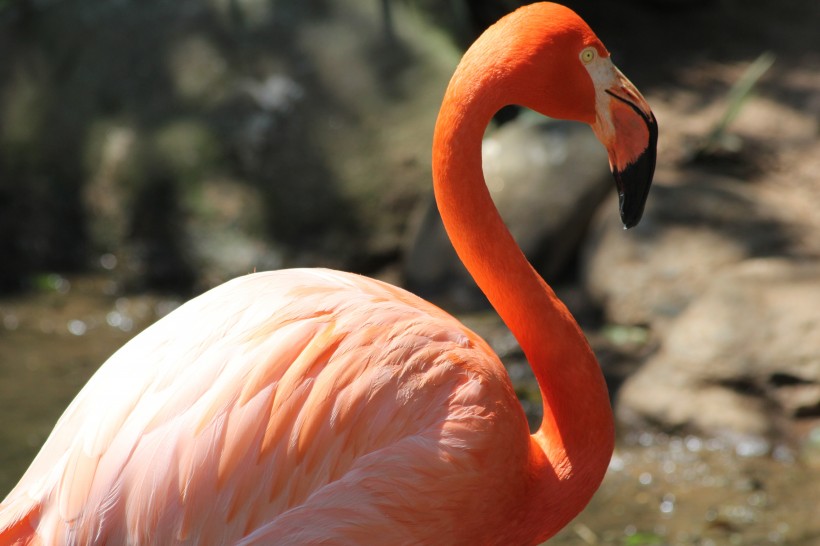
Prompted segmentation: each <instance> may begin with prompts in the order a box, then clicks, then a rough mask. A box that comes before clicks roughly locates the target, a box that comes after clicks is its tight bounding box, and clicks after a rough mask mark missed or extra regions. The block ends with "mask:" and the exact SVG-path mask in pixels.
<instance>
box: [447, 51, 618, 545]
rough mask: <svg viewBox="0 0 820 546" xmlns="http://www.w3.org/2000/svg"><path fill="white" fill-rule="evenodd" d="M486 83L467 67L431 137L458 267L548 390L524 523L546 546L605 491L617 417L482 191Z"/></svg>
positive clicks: (561, 310)
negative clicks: (469, 277) (594, 496)
mask: <svg viewBox="0 0 820 546" xmlns="http://www.w3.org/2000/svg"><path fill="white" fill-rule="evenodd" d="M491 73H492V72H491ZM480 74H482V72H480V71H477V70H470V69H469V65H468V67H467V68H465V67H464V66H462V68H460V69H459V70H458V71H457V72H456V75H455V76H454V77H453V80H452V81H451V83H450V87H449V88H448V90H447V93H446V95H445V98H444V102H443V105H442V108H441V111H440V113H439V118H438V122H437V124H436V131H435V137H434V145H433V179H434V189H435V195H436V201H437V203H438V207H439V211H440V213H441V217H442V219H443V221H444V226H445V228H446V230H447V233H448V235H449V236H450V239H451V241H452V243H453V246H454V247H455V249H456V252H457V253H458V256H459V258H460V259H461V261H462V262H463V263H464V265H465V266H466V267H467V269H468V270H469V272H470V274H471V275H472V276H473V278H474V279H475V281H476V283H477V284H478V286H479V287H480V288H481V290H482V291H483V292H484V293H485V295H486V296H487V298H488V299H489V301H490V303H491V304H492V305H493V307H494V308H495V309H496V311H497V312H498V313H499V315H500V316H501V318H502V319H503V320H504V322H505V323H506V324H507V326H508V327H509V328H510V330H511V331H512V333H513V334H514V335H515V337H516V339H517V340H518V342H519V343H520V344H521V347H522V349H523V351H524V353H525V355H526V356H527V359H528V360H529V362H530V365H531V366H532V369H533V372H534V374H535V377H536V379H537V381H538V385H539V387H540V389H541V395H542V399H543V404H544V419H543V421H542V423H541V427H540V428H539V430H538V431H537V432H536V433H535V434H534V435H533V436H532V437H531V441H530V444H531V445H530V462H529V465H530V468H528V469H526V471H527V473H528V475H529V476H531V477H532V480H531V481H532V484H531V486H532V490H531V491H529V492H528V493H527V494H528V497H529V498H528V499H526V503H527V507H526V508H525V507H523V506H522V508H524V514H522V517H524V518H526V519H527V520H531V525H532V526H534V528H535V529H537V532H538V533H541V534H540V535H539V540H544V539H546V538H547V537H549V536H551V535H552V534H554V533H555V532H556V531H557V530H558V529H560V528H561V527H563V525H564V524H566V523H567V522H568V521H569V520H570V519H571V518H572V517H574V516H575V515H576V514H577V513H578V512H579V511H580V510H581V509H582V508H583V507H584V506H585V505H586V504H587V502H588V501H589V499H590V497H591V496H592V494H593V493H594V492H595V490H596V489H597V488H598V485H599V484H600V481H601V479H602V478H603V475H604V472H605V471H606V468H607V465H608V463H609V460H610V457H611V454H612V448H613V437H614V432H613V430H614V429H613V423H612V412H611V409H610V406H609V396H608V393H607V389H606V384H605V382H604V379H603V375H602V374H601V371H600V369H599V367H598V363H597V361H596V360H595V357H594V355H593V353H592V351H591V349H590V347H589V345H588V344H587V342H586V338H585V337H584V335H583V333H582V332H581V330H580V328H579V327H578V324H577V323H576V322H575V320H574V319H573V318H572V315H570V313H569V311H568V310H567V308H566V307H565V306H564V304H563V303H561V301H560V300H558V298H557V297H556V296H555V293H554V292H553V291H552V289H551V288H550V287H549V286H548V285H547V284H546V283H545V282H544V280H543V279H542V278H541V277H540V276H539V275H538V274H537V273H536V272H535V270H533V268H532V267H531V266H530V264H529V262H528V261H527V259H526V258H525V257H524V255H523V253H522V252H521V250H520V249H519V247H518V245H517V244H516V243H515V241H514V240H513V238H512V235H511V234H510V232H509V230H508V229H507V228H506V226H505V225H504V222H503V221H502V219H501V217H500V215H499V214H498V211H497V209H496V208H495V205H494V204H493V202H492V199H491V197H490V194H489V191H488V190H487V187H486V184H485V183H484V175H483V172H482V168H481V140H482V137H483V134H484V129H485V128H486V126H487V124H488V123H489V121H490V119H491V117H492V115H493V114H494V113H495V112H496V111H497V110H498V109H499V108H500V107H502V106H504V104H505V103H504V101H503V99H502V98H501V97H500V94H499V86H498V85H497V84H493V82H492V81H490V80H487V79H483V78H482V77H481V76H480ZM522 502H524V501H523V499H522ZM526 525H529V524H528V523H526V522H525V526H526ZM545 526H549V528H548V529H545V528H544V527H545Z"/></svg>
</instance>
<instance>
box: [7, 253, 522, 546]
mask: <svg viewBox="0 0 820 546" xmlns="http://www.w3.org/2000/svg"><path fill="white" fill-rule="evenodd" d="M525 422H526V421H525V419H524V418H523V415H522V412H521V408H520V406H519V405H518V404H517V402H516V401H515V395H514V393H513V390H512V387H511V385H510V382H509V379H508V376H507V375H506V372H505V371H504V369H503V367H502V365H501V363H500V362H499V361H498V358H497V357H496V356H495V355H494V353H493V352H492V351H491V350H490V349H489V348H488V347H487V346H486V344H485V343H484V342H483V341H482V340H481V339H480V338H478V337H477V336H476V335H474V334H473V333H472V332H470V331H469V330H467V329H465V328H464V327H463V326H462V325H461V324H460V323H459V322H457V321H456V320H455V319H453V318H452V317H451V316H449V315H448V314H446V313H445V312H443V311H441V310H440V309H438V308H436V307H435V306H433V305H431V304H429V303H426V302H424V301H423V300H421V299H419V298H417V297H415V296H413V295H412V294H410V293H408V292H405V291H403V290H401V289H398V288H395V287H392V286H389V285H387V284H384V283H381V282H378V281H374V280H371V279H367V278H364V277H360V276H356V275H352V274H347V273H340V272H335V271H328V270H313V269H311V270H288V271H278V272H270V273H258V274H254V275H248V276H246V277H242V278H239V279H236V280H233V281H231V282H229V283H226V284H224V285H222V286H220V287H218V288H216V289H214V290H211V291H210V292H208V293H206V294H204V295H203V296H200V297H198V298H196V299H194V300H192V301H190V302H188V303H186V304H185V305H183V306H182V307H180V308H179V309H178V310H176V311H175V312H173V313H171V314H170V315H169V316H167V317H166V318H164V319H162V320H161V321H159V322H158V323H157V324H155V325H154V326H152V327H150V328H148V329H147V330H146V331H144V332H143V333H141V334H140V335H139V336H137V337H136V338H134V339H133V340H132V341H131V342H129V343H128V344H126V345H125V346H124V347H123V348H122V349H121V350H120V351H118V352H117V353H116V354H115V355H114V356H112V357H111V358H110V359H109V360H108V361H107V362H106V363H105V364H104V365H103V366H102V367H101V368H100V370H99V371H98V372H97V374H96V375H95V376H94V377H93V378H92V379H91V380H90V381H89V382H88V384H87V385H86V386H85V388H83V390H82V391H81V392H80V394H79V395H78V396H77V398H76V399H75V400H74V401H73V402H72V404H71V405H70V406H69V408H68V409H67V410H66V412H65V414H64V415H63V416H62V418H61V419H60V421H59V422H58V424H57V426H56V428H55V429H54V432H53V433H52V435H51V436H50V437H49V439H48V440H47V442H46V444H45V445H44V446H43V448H42V450H41V452H40V453H39V455H38V456H37V457H36V459H35V460H34V462H33V463H32V465H31V467H30V468H29V470H28V471H27V472H26V474H25V475H24V477H23V478H22V480H21V481H20V483H19V484H18V485H17V486H16V487H15V488H14V490H13V491H12V492H11V493H10V494H9V495H8V497H7V498H6V499H5V501H4V502H3V504H2V505H0V532H2V530H3V529H7V530H8V529H11V528H12V527H14V526H15V525H25V526H29V527H31V528H33V529H34V531H35V533H36V536H38V537H40V539H41V540H42V541H43V543H45V544H58V545H59V544H203V545H206V544H224V543H238V544H274V543H275V544H308V543H318V542H323V541H326V540H328V539H330V538H332V542H333V543H334V544H343V543H349V544H368V543H371V544H385V543H390V544H400V543H425V542H430V541H435V540H436V538H440V537H442V536H450V537H454V536H455V535H454V533H456V535H458V533H462V534H463V536H461V537H457V536H456V538H460V539H462V540H463V541H473V542H474V543H481V542H482V541H483V540H486V535H482V533H483V532H489V530H492V528H493V527H494V526H495V527H498V526H501V525H502V523H504V522H500V521H496V519H497V518H499V517H501V515H502V514H503V513H504V511H503V510H499V506H498V503H499V502H503V499H504V496H503V494H502V495H499V492H501V493H503V491H504V488H510V490H511V491H512V490H513V489H516V488H517V489H519V490H520V484H521V483H523V480H524V479H525V477H523V476H521V475H519V473H520V472H521V469H523V468H525V464H524V463H525V459H526V457H527V452H526V449H525V448H526V446H527V445H528V443H529V439H528V431H527V430H526V428H525ZM488 467H491V468H493V469H494V472H493V473H487V472H486V468H488ZM505 469H506V470H505ZM499 498H500V499H501V500H500V501H499ZM419 499H423V500H424V502H419ZM465 499H466V501H465ZM510 501H511V502H512V498H510ZM465 502H466V503H467V504H466V505H465ZM467 520H469V521H467ZM454 521H458V522H459V525H457V526H456V525H454ZM482 536H484V537H485V538H484V539H482Z"/></svg>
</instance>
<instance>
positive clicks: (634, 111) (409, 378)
mask: <svg viewBox="0 0 820 546" xmlns="http://www.w3.org/2000/svg"><path fill="white" fill-rule="evenodd" d="M556 44H557V45H556ZM572 47H574V48H576V49H577V51H576V50H570V53H571V56H570V57H571V59H575V60H578V63H579V69H578V67H573V66H572V65H571V64H569V63H570V61H568V60H567V59H566V58H565V57H567V56H566V55H563V54H562V53H563V50H564V49H566V48H572ZM584 48H586V49H584ZM590 48H595V50H596V52H597V55H594V54H593V57H594V58H593V59H591V60H588V59H587V58H586V57H582V59H583V63H581V60H580V59H579V57H578V54H579V52H581V50H582V49H584V51H587V50H589V49H590ZM581 54H582V55H584V53H581ZM531 61H537V63H532V62H531ZM594 62H598V63H599V64H600V67H599V68H596V66H598V65H593V64H592V63H594ZM587 63H589V66H587V67H586V68H585V65H587ZM607 63H608V64H607ZM530 65H532V66H530ZM601 67H602V68H601ZM608 67H611V69H610V68H608ZM536 68H538V69H543V70H540V71H537V72H534V70H535V69H536ZM557 70H560V71H561V74H562V75H563V76H564V77H565V78H566V81H567V82H568V83H566V84H565V85H566V86H568V87H571V88H572V89H570V91H572V92H573V93H576V94H577V95H578V96H577V97H576V98H572V96H571V94H569V95H568V94H566V93H556V92H555V91H552V92H547V96H546V98H544V97H539V96H537V94H538V93H540V92H543V91H545V90H547V89H548V87H547V85H548V84H549V82H550V80H552V81H555V78H556V74H553V73H552V72H555V71H557ZM601 73H604V75H603V76H601V75H600V74H601ZM536 75H539V76H543V80H544V81H535V82H528V81H526V80H525V79H524V78H525V76H526V77H530V78H532V77H534V76H536ZM584 78H586V79H584ZM599 80H601V81H604V84H601V83H600V81H599ZM601 85H606V86H609V87H607V90H601V89H600V88H599V87H600V86H601ZM612 90H614V91H612ZM505 92H509V93H508V94H509V96H505V95H504V93H505ZM613 93H614V94H613ZM607 94H608V95H611V96H612V97H614V99H609V98H607V96H608V95H607ZM507 101H513V102H519V103H521V104H524V105H527V106H530V107H533V108H535V109H538V110H539V111H543V112H545V113H548V114H552V115H555V116H556V117H568V118H572V119H579V120H582V121H587V122H589V123H592V124H593V127H594V128H595V129H596V133H598V135H599V136H600V137H601V139H602V140H603V141H604V143H605V144H606V145H607V147H608V148H609V149H610V158H611V161H612V163H613V168H614V170H615V172H616V178H617V179H618V182H619V188H620V189H621V193H622V197H623V198H625V199H626V201H625V202H623V203H622V213H623V215H624V219H625V223H627V224H632V223H634V222H636V221H637V218H639V217H640V210H641V209H642V207H643V199H644V198H645V196H646V191H645V190H646V189H648V184H649V180H651V170H652V169H651V168H649V169H647V167H646V164H645V162H644V160H643V158H644V157H646V154H645V153H644V152H645V151H646V150H647V149H650V151H649V156H652V157H651V158H650V159H651V163H652V167H654V155H653V154H654V134H655V133H654V132H653V131H654V120H653V119H652V118H651V113H649V110H648V107H647V106H646V104H645V102H643V99H642V98H641V97H640V95H639V94H638V93H637V91H636V90H635V89H634V87H632V86H631V84H629V82H628V81H626V80H625V79H624V78H623V76H622V75H620V73H617V71H616V70H615V69H614V67H612V65H611V63H610V62H609V59H608V54H606V50H605V49H603V46H602V45H600V42H598V41H597V38H595V36H594V34H592V32H591V31H590V30H589V29H588V27H586V25H585V24H584V23H583V21H581V20H580V19H579V18H578V17H577V16H576V15H575V14H574V13H572V12H571V11H569V10H567V9H566V8H562V7H560V6H556V5H554V4H542V5H535V6H530V7H529V8H524V9H522V10H519V11H518V12H516V14H514V15H512V16H509V17H507V18H506V19H505V20H503V22H502V23H500V24H497V25H496V26H495V27H493V28H492V29H490V31H488V32H487V33H485V37H483V38H482V39H480V40H479V41H478V42H477V43H476V45H475V46H474V47H473V48H471V50H470V51H469V52H468V53H467V54H466V55H465V59H464V61H463V62H462V64H461V65H460V68H459V70H458V71H457V73H456V75H455V76H454V78H453V81H452V82H451V85H450V88H449V89H448V92H447V96H446V97H445V100H444V105H443V106H442V112H441V114H440V117H439V122H438V125H437V129H436V144H435V149H434V170H435V172H434V175H435V182H436V196H437V200H438V202H439V205H440V208H441V212H442V217H443V219H444V221H445V225H446V226H447V228H448V232H449V233H450V235H451V238H452V239H453V242H454V245H455V246H456V249H457V250H458V252H459V255H460V256H461V258H462V260H463V261H464V263H465V265H466V266H467V267H468V269H469V270H470V271H471V273H472V274H473V276H474V277H475V278H476V281H477V282H478V283H479V286H481V287H482V289H483V290H484V291H485V293H486V294H487V296H488V298H489V299H490V301H491V302H492V303H493V305H494V306H495V307H496V309H497V310H498V311H499V313H500V315H501V316H502V318H504V320H505V321H506V322H507V324H508V326H509V327H510V329H511V330H512V331H513V332H514V333H515V335H516V336H517V337H518V339H519V341H520V343H521V345H522V347H523V349H524V351H525V353H526V354H527V356H528V359H529V360H530V362H531V364H532V366H533V370H534V372H535V375H536V377H537V379H538V382H539V385H540V386H541V389H542V393H543V398H544V405H545V418H544V422H543V423H542V425H541V428H540V429H539V431H538V432H536V433H535V434H534V435H530V434H529V432H528V426H527V422H526V419H525V416H524V414H523V411H522V409H521V407H520V405H519V404H518V402H517V400H516V397H515V394H514V392H513V389H512V386H511V384H510V380H509V377H508V376H507V374H506V372H505V370H504V368H503V366H502V365H501V363H500V361H499V360H498V357H497V356H496V355H495V354H494V353H493V352H492V350H491V349H490V348H489V347H488V346H487V345H486V343H485V342H484V341H482V340H481V339H480V338H479V337H477V336H476V335H475V334H474V333H472V332H470V331H469V330H468V329H466V328H465V327H464V326H463V325H461V324H460V323H459V322H458V321H456V320H455V319H454V318H452V317H451V316H449V315H448V314H446V313H445V312H444V311H441V310H440V309H438V308H436V307H435V306H433V305H431V304H429V303H426V302H424V301H423V300H421V299H419V298H417V297H416V296H413V295H412V294H410V293H408V292H405V291H404V290H401V289H399V288H395V287H392V286H390V285H387V284H385V283H382V282H379V281H374V280H371V279H367V278H364V277H360V276H356V275H352V274H347V273H340V272H335V271H328V270H288V271H279V272H272V273H259V274H254V275H249V276H246V277H243V278H240V279H236V280H234V281H231V282H229V283H226V284H225V285H222V286H220V287H218V288H216V289H214V290H212V291H210V292H208V293H206V294H204V295H202V296H200V297H198V298H196V299H194V300H192V301H191V302H189V303H187V304H186V305H184V306H182V307H181V308H180V309H178V310H177V311H175V312H174V313H172V314H171V315H169V316H168V317H166V318H164V319H162V320H161V321H159V322H158V323H157V324H155V325H154V326H152V327H151V328H149V329H148V330H146V331H145V332H143V333H142V334H140V335H139V336H137V337H136V338H135V339H134V340H132V341H131V342H130V343H128V344H127V345H126V346H124V347H123V348H122V349H121V350H120V351H118V352H117V353H116V354H115V355H114V356H113V357H111V359H110V360H109V361H108V362H106V363H105V365H104V366H103V367H102V368H101V369H100V370H99V372H97V374H96V375H95V376H94V377H93V378H92V379H91V380H90V381H89V383H88V384H87V385H86V386H85V388H84V389H83V390H82V391H81V393H80V394H79V395H78V396H77V398H76V399H75V400H74V402H72V404H71V405H70V406H69V408H68V409H67V410H66V412H65V414H64V415H63V416H62V418H61V419H60V421H59V422H58V423H57V426H56V428H55V430H54V432H53V433H52V435H51V436H50V437H49V439H48V440H47V442H46V444H45V445H44V446H43V449H42V450H41V452H40V454H39V455H38V456H37V458H36V459H35V461H34V462H33V463H32V466H31V467H30V468H29V470H28V471H27V472H26V474H25V475H24V476H23V478H22V480H21V481H20V483H19V484H18V485H17V486H16V487H15V488H14V490H12V492H11V493H10V494H9V495H8V497H7V498H6V499H5V501H4V502H3V504H2V505H0V544H112V545H115V544H116V545H119V544H163V545H170V544H318V543H323V544H371V543H372V544H485V543H493V544H531V543H535V542H538V541H541V540H544V539H546V538H548V537H549V536H551V535H552V534H554V533H555V532H556V531H557V530H558V529H560V528H561V527H562V526H563V525H564V524H565V523H566V522H567V521H569V520H570V519H571V518H572V517H574V515H575V514H576V513H577V512H578V511H580V509H581V508H583V506H584V505H585V504H586V502H587V501H588V500H589V498H590V496H591V495H592V493H593V492H594V491H595V489H597V487H598V484H599V483H600V480H601V478H602V477H603V473H604V471H605V469H606V466H607V463H608V461H609V457H610V455H611V451H612V444H613V430H612V418H611V413H610V410H609V400H608V396H607V392H606V387H605V385H604V382H603V378H602V376H601V373H600V370H599V369H598V366H597V363H596V361H595V359H594V356H593V355H592V352H591V351H590V349H589V346H588V345H587V344H586V341H585V340H584V337H583V334H582V333H581V332H580V330H579V328H578V326H577V325H576V324H575V322H574V320H573V319H572V317H571V316H570V315H569V313H568V312H567V310H566V308H565V307H564V306H563V305H562V304H561V303H560V302H559V301H558V300H557V298H556V297H555V295H554V294H553V292H552V291H551V290H550V289H549V287H548V286H547V285H546V284H545V283H544V282H543V281H542V280H541V278H540V277H539V276H538V275H537V274H535V272H534V271H533V270H532V268H531V267H530V266H529V265H528V264H527V262H526V260H525V259H524V258H523V256H522V255H521V253H520V251H519V250H518V248H517V247H516V246H515V244H514V243H513V242H512V239H511V237H510V236H509V232H507V230H506V229H505V228H504V226H503V223H502V222H501V220H500V218H499V217H498V214H497V212H496V211H495V209H494V207H493V206H492V202H491V201H490V198H489V195H488V194H487V192H486V188H485V187H484V186H483V184H481V183H482V182H483V179H482V176H481V154H480V142H481V135H482V132H483V128H484V126H485V125H486V123H487V122H488V121H489V117H490V116H491V115H492V113H493V112H494V111H496V110H497V109H498V108H499V107H500V106H503V105H504V104H506V103H507ZM602 101H603V102H602ZM583 102H585V103H586V104H581V103H583ZM624 105H626V107H625V106H624ZM602 108H605V109H606V112H603V113H602ZM596 112H597V114H596ZM636 119H637V121H636ZM642 123H643V125H642ZM620 131H623V132H625V133H626V135H627V137H628V138H627V139H626V140H625V141H622V140H620V138H616V137H618V133H619V132H620ZM636 166H638V167H640V168H639V169H638V170H637V171H636ZM647 170H648V176H647ZM635 175H638V177H639V178H640V180H638V181H637V183H638V185H639V187H638V189H637V190H636V189H634V188H633V186H632V184H633V181H632V180H631V178H632V177H633V176H635ZM636 196H637V197H636ZM633 200H634V202H633ZM635 207H637V208H638V210H637V212H636V211H635Z"/></svg>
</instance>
